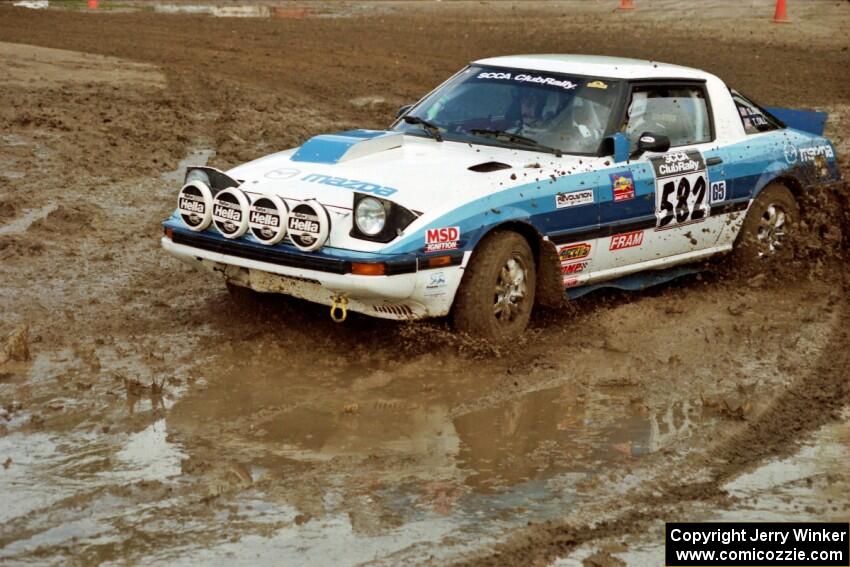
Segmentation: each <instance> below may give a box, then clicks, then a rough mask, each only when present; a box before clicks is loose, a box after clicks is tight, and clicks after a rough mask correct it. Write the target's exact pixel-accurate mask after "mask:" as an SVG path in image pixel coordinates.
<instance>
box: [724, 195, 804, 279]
mask: <svg viewBox="0 0 850 567" xmlns="http://www.w3.org/2000/svg"><path fill="white" fill-rule="evenodd" d="M799 222H800V206H799V205H798V204H797V200H796V199H794V195H792V194H791V191H789V190H788V188H787V187H785V186H784V185H782V184H781V183H771V184H770V185H768V186H767V187H765V188H764V189H763V190H762V192H761V193H759V195H758V197H756V199H755V201H753V204H752V205H751V206H750V210H749V211H748V212H747V218H745V219H744V224H743V225H742V226H741V231H740V232H739V233H738V239H737V240H736V241H735V259H736V261H737V262H738V263H739V264H740V265H741V267H744V268H758V267H761V266H764V265H766V264H768V263H771V262H774V261H776V260H780V259H782V260H784V259H787V258H789V257H790V256H791V254H792V249H791V244H792V236H793V232H794V230H795V229H796V228H797V226H798V225H799Z"/></svg>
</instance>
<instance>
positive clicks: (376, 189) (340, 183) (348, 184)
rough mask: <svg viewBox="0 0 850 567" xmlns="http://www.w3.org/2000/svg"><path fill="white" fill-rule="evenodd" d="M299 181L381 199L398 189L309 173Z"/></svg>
mask: <svg viewBox="0 0 850 567" xmlns="http://www.w3.org/2000/svg"><path fill="white" fill-rule="evenodd" d="M301 181H307V182H309V183H321V184H322V185H330V186H331V187H339V188H341V189H351V190H352V191H359V192H360V193H372V194H373V195H379V196H381V197H389V196H390V195H392V194H393V193H397V192H398V189H393V188H392V187H383V186H381V185H375V184H374V183H367V182H365V181H357V180H355V179H345V178H344V177H332V176H330V175H322V174H321V173H311V174H309V175H305V176H304V177H302V178H301Z"/></svg>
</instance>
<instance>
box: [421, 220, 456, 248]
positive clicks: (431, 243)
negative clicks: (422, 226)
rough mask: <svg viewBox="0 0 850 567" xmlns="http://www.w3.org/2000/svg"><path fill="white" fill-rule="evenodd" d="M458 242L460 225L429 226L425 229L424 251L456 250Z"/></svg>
mask: <svg viewBox="0 0 850 567" xmlns="http://www.w3.org/2000/svg"><path fill="white" fill-rule="evenodd" d="M459 244H460V227H457V226H449V227H445V228H429V229H428V230H427V231H425V252H442V251H443V250H456V249H457V247H458V245H459Z"/></svg>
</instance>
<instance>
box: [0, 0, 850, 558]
mask: <svg viewBox="0 0 850 567" xmlns="http://www.w3.org/2000/svg"><path fill="white" fill-rule="evenodd" d="M54 4H55V3H54ZM190 4H191V6H196V5H200V3H197V2H193V3H181V2H169V3H167V6H166V7H164V8H156V9H153V8H152V7H151V6H150V4H148V3H141V2H123V3H121V6H120V7H119V6H115V7H114V8H115V9H104V10H99V11H96V12H94V11H87V10H79V9H74V8H73V6H70V5H65V6H64V7H63V8H62V9H47V10H28V9H24V8H16V7H12V6H10V5H8V4H0V73H2V74H3V76H4V77H7V78H8V80H4V81H3V82H2V83H0V99H2V101H3V104H2V105H0V283H1V284H2V285H0V306H2V310H0V361H2V362H0V464H2V467H3V468H2V469H0V494H2V496H3V502H4V506H3V507H2V510H0V561H2V562H4V563H21V564H27V563H34V564H43V563H66V562H68V561H73V562H76V563H93V562H101V561H113V562H129V563H142V562H144V563H168V564H197V563H199V562H206V563H220V562H222V561H227V562H229V563H237V564H248V563H250V564H256V563H258V562H259V563H275V564H280V563H282V562H283V563H291V564H306V563H316V564H358V563H365V562H372V563H377V564H399V563H434V564H444V563H451V562H460V563H466V564H502V565H503V564H541V565H542V564H549V563H552V562H556V563H557V564H562V565H578V564H585V565H619V564H623V563H626V564H640V563H646V564H652V563H657V562H658V558H659V557H660V554H661V553H663V550H662V549H661V548H660V543H661V541H662V536H661V535H660V534H661V533H663V522H664V521H666V520H677V519H681V520H705V519H724V518H733V519H743V520H754V519H774V520H788V519H793V518H797V517H799V516H800V514H804V515H805V517H806V518H810V519H815V520H816V519H846V517H847V514H848V502H847V499H846V487H847V485H848V481H847V477H846V474H843V473H842V471H843V469H844V468H846V467H841V466H840V463H842V462H846V459H847V454H846V451H844V450H843V447H844V445H846V440H847V424H848V419H847V415H848V414H847V409H846V408H847V407H848V404H850V392H848V381H847V372H848V368H850V360H848V356H850V355H849V354H848V351H847V348H846V344H847V340H848V337H847V335H848V331H850V309H848V288H847V280H846V277H847V272H848V269H847V266H848V259H847V257H846V250H847V249H848V245H849V244H850V242H848V235H850V206H848V193H847V186H846V184H838V185H836V186H835V187H832V188H829V189H827V190H824V191H823V192H821V193H819V194H818V195H816V196H814V197H812V198H807V199H806V200H805V201H804V202H803V204H802V205H803V207H802V208H803V215H804V219H805V221H806V227H805V231H804V234H803V236H802V237H801V239H800V240H799V241H798V242H795V246H794V248H795V250H796V254H795V255H794V256H793V257H790V258H787V259H786V260H785V261H783V262H779V263H774V264H773V265H771V266H766V267H765V269H764V270H762V271H761V272H760V273H755V274H753V273H747V274H741V273H740V271H739V270H738V269H737V268H736V266H735V265H734V264H730V263H729V262H728V261H724V260H718V261H715V262H711V263H710V264H709V265H707V266H706V268H707V269H706V271H705V272H703V273H701V274H699V275H695V276H690V277H688V278H685V279H682V280H679V281H677V282H673V283H671V284H668V285H665V286H661V287H658V288H655V289H652V290H647V291H644V292H641V293H624V292H597V293H594V294H591V295H589V296H587V297H585V298H582V299H581V300H578V301H575V302H572V303H571V304H569V305H568V306H566V307H564V308H562V309H547V310H540V312H539V313H536V314H535V316H534V319H533V322H532V326H531V328H530V329H529V331H528V333H527V334H526V336H525V337H523V338H522V339H521V340H520V341H517V343H516V344H513V345H493V344H488V343H484V342H480V341H474V340H470V339H468V338H464V337H459V336H457V335H456V334H454V333H453V332H451V331H450V329H449V328H448V326H447V324H446V323H445V322H443V321H433V322H425V323H417V324H403V323H392V322H387V321H377V320H372V319H368V318H365V317H351V318H350V319H349V321H347V322H346V323H345V324H344V325H336V324H334V323H333V322H331V321H330V319H329V317H328V316H327V310H326V309H325V308H322V307H319V306H314V305H311V304H307V303H304V302H301V301H297V300H292V299H287V298H277V297H263V298H259V299H257V300H255V301H249V302H247V303H245V302H242V303H235V302H234V301H233V300H232V299H231V298H230V296H229V295H228V294H227V292H226V290H225V289H224V286H223V284H222V283H221V282H219V281H216V280H214V279H211V278H210V276H209V274H205V273H198V272H193V271H189V270H188V269H187V268H186V267H185V266H184V265H182V264H179V263H178V262H176V261H175V260H172V259H170V258H168V257H166V256H165V255H164V254H162V253H161V252H160V250H159V245H158V238H159V234H160V230H161V229H160V227H159V221H160V220H162V219H163V218H165V217H166V216H167V215H168V214H169V213H170V212H171V209H172V208H173V206H174V198H175V195H176V189H177V184H178V183H179V180H180V179H182V168H185V166H186V165H188V164H190V163H203V162H205V161H209V163H210V164H212V165H216V166H218V167H228V166H231V165H234V164H236V163H239V162H241V161H244V160H248V159H252V158H255V157H258V156H261V155H263V154H266V153H270V152H272V151H275V150H279V149H283V148H286V147H290V146H293V145H296V144H297V143H299V142H300V141H302V140H303V139H305V138H306V137H308V136H311V135H313V134H317V133H320V132H325V131H333V130H339V129H345V128H349V127H354V126H359V127H382V126H385V125H386V124H387V123H388V122H389V121H391V120H392V117H393V116H394V114H395V110H396V108H397V107H398V106H400V105H402V104H405V103H408V102H410V101H412V100H414V99H415V98H416V97H417V95H419V94H421V93H423V92H426V91H427V90H429V89H430V88H432V87H433V86H435V85H436V84H438V83H439V82H440V81H441V80H442V79H443V78H445V77H446V76H447V75H448V74H450V73H451V72H452V71H454V70H456V69H457V68H458V67H460V66H461V65H463V64H464V63H465V62H467V61H469V60H471V59H474V58H477V57H481V56H485V55H493V54H505V53H522V52H579V53H581V52H585V53H599V54H616V55H625V56H635V57H645V58H650V59H657V60H663V61H669V62H673V63H681V64H685V65H693V66H696V67H701V68H705V69H707V70H709V71H713V72H716V73H718V74H720V75H721V76H723V77H724V78H725V79H727V80H728V81H729V82H730V83H731V84H732V85H734V86H735V87H737V88H739V89H741V90H742V91H743V92H746V93H747V94H748V95H750V96H752V97H754V98H755V99H756V100H759V101H760V102H762V103H764V104H767V105H778V106H798V107H806V108H816V109H820V110H826V111H829V112H830V122H829V123H828V135H829V136H830V137H831V138H832V139H833V140H834V142H835V144H836V149H837V150H838V155H839V159H840V165H841V168H842V171H843V174H844V176H845V178H846V177H847V175H848V173H850V167H848V161H847V156H848V155H850V114H848V109H850V93H848V91H847V88H846V87H847V74H846V70H847V68H848V67H850V53H848V46H847V42H846V39H845V38H844V36H843V35H842V33H841V30H843V29H846V27H847V25H848V24H850V6H848V5H847V4H846V3H837V2H807V3H796V4H794V7H793V11H792V13H791V17H792V18H793V19H794V23H793V24H791V25H788V26H781V27H777V26H772V25H771V24H769V23H768V21H769V18H770V17H771V15H772V5H771V4H772V3H771V2H769V1H767V0H764V1H761V0H760V1H758V2H750V3H747V4H746V6H742V5H740V4H739V3H737V2H725V1H716V2H711V3H708V4H707V5H706V4H701V5H700V7H699V8H696V7H692V6H693V5H694V3H682V2H674V1H673V0H656V1H649V0H647V1H646V2H640V3H639V4H640V6H639V9H638V10H635V11H633V12H630V13H623V12H617V11H614V10H613V6H614V5H616V2H613V1H612V2H593V3H591V2H564V3H533V2H523V3H516V4H511V3H487V4H483V3H478V2H475V3H471V2H470V3H466V2H441V3H430V2H428V3H424V2H423V3H420V2H399V3H393V2H387V3H373V4H364V3H354V2H351V3H339V4H337V3H321V2H315V3H292V5H291V11H290V12H286V14H284V15H283V16H281V17H275V15H276V12H275V11H274V10H265V9H263V10H255V11H256V13H257V14H258V15H259V16H262V17H245V18H242V17H240V18H217V17H214V16H213V12H214V10H213V9H212V7H213V6H217V7H219V8H220V7H233V6H230V5H229V4H228V6H224V5H223V4H222V3H218V2H210V3H206V4H205V6H206V5H208V6H210V9H209V10H206V9H204V10H203V11H199V10H195V9H194V8H192V9H191V10H189V9H187V8H186V7H187V6H190ZM245 4H246V5H247V4H249V3H247V2H246V3H245ZM101 5H103V6H108V5H109V3H108V2H101ZM255 5H256V6H258V7H261V8H267V7H268V6H270V4H264V3H255ZM161 6H165V4H163V5H161ZM119 8H120V9H119ZM289 8H290V7H289V5H288V8H287V9H289ZM697 10H699V17H697V13H696V11H697ZM225 11H226V10H225ZM231 11H232V10H231ZM219 12H221V10H219ZM248 12H251V10H248ZM267 12H268V14H266V13H267ZM683 22H691V23H696V22H699V25H687V26H686V25H684V24H683ZM57 30H61V31H57ZM189 32H191V41H187V34H188V33H189Z"/></svg>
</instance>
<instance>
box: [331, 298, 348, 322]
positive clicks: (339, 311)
mask: <svg viewBox="0 0 850 567" xmlns="http://www.w3.org/2000/svg"><path fill="white" fill-rule="evenodd" d="M331 301H332V303H331V319H333V320H334V322H336V323H342V322H343V321H345V318H346V317H348V298H347V297H345V296H344V295H334V296H333V297H332V298H331Z"/></svg>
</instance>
